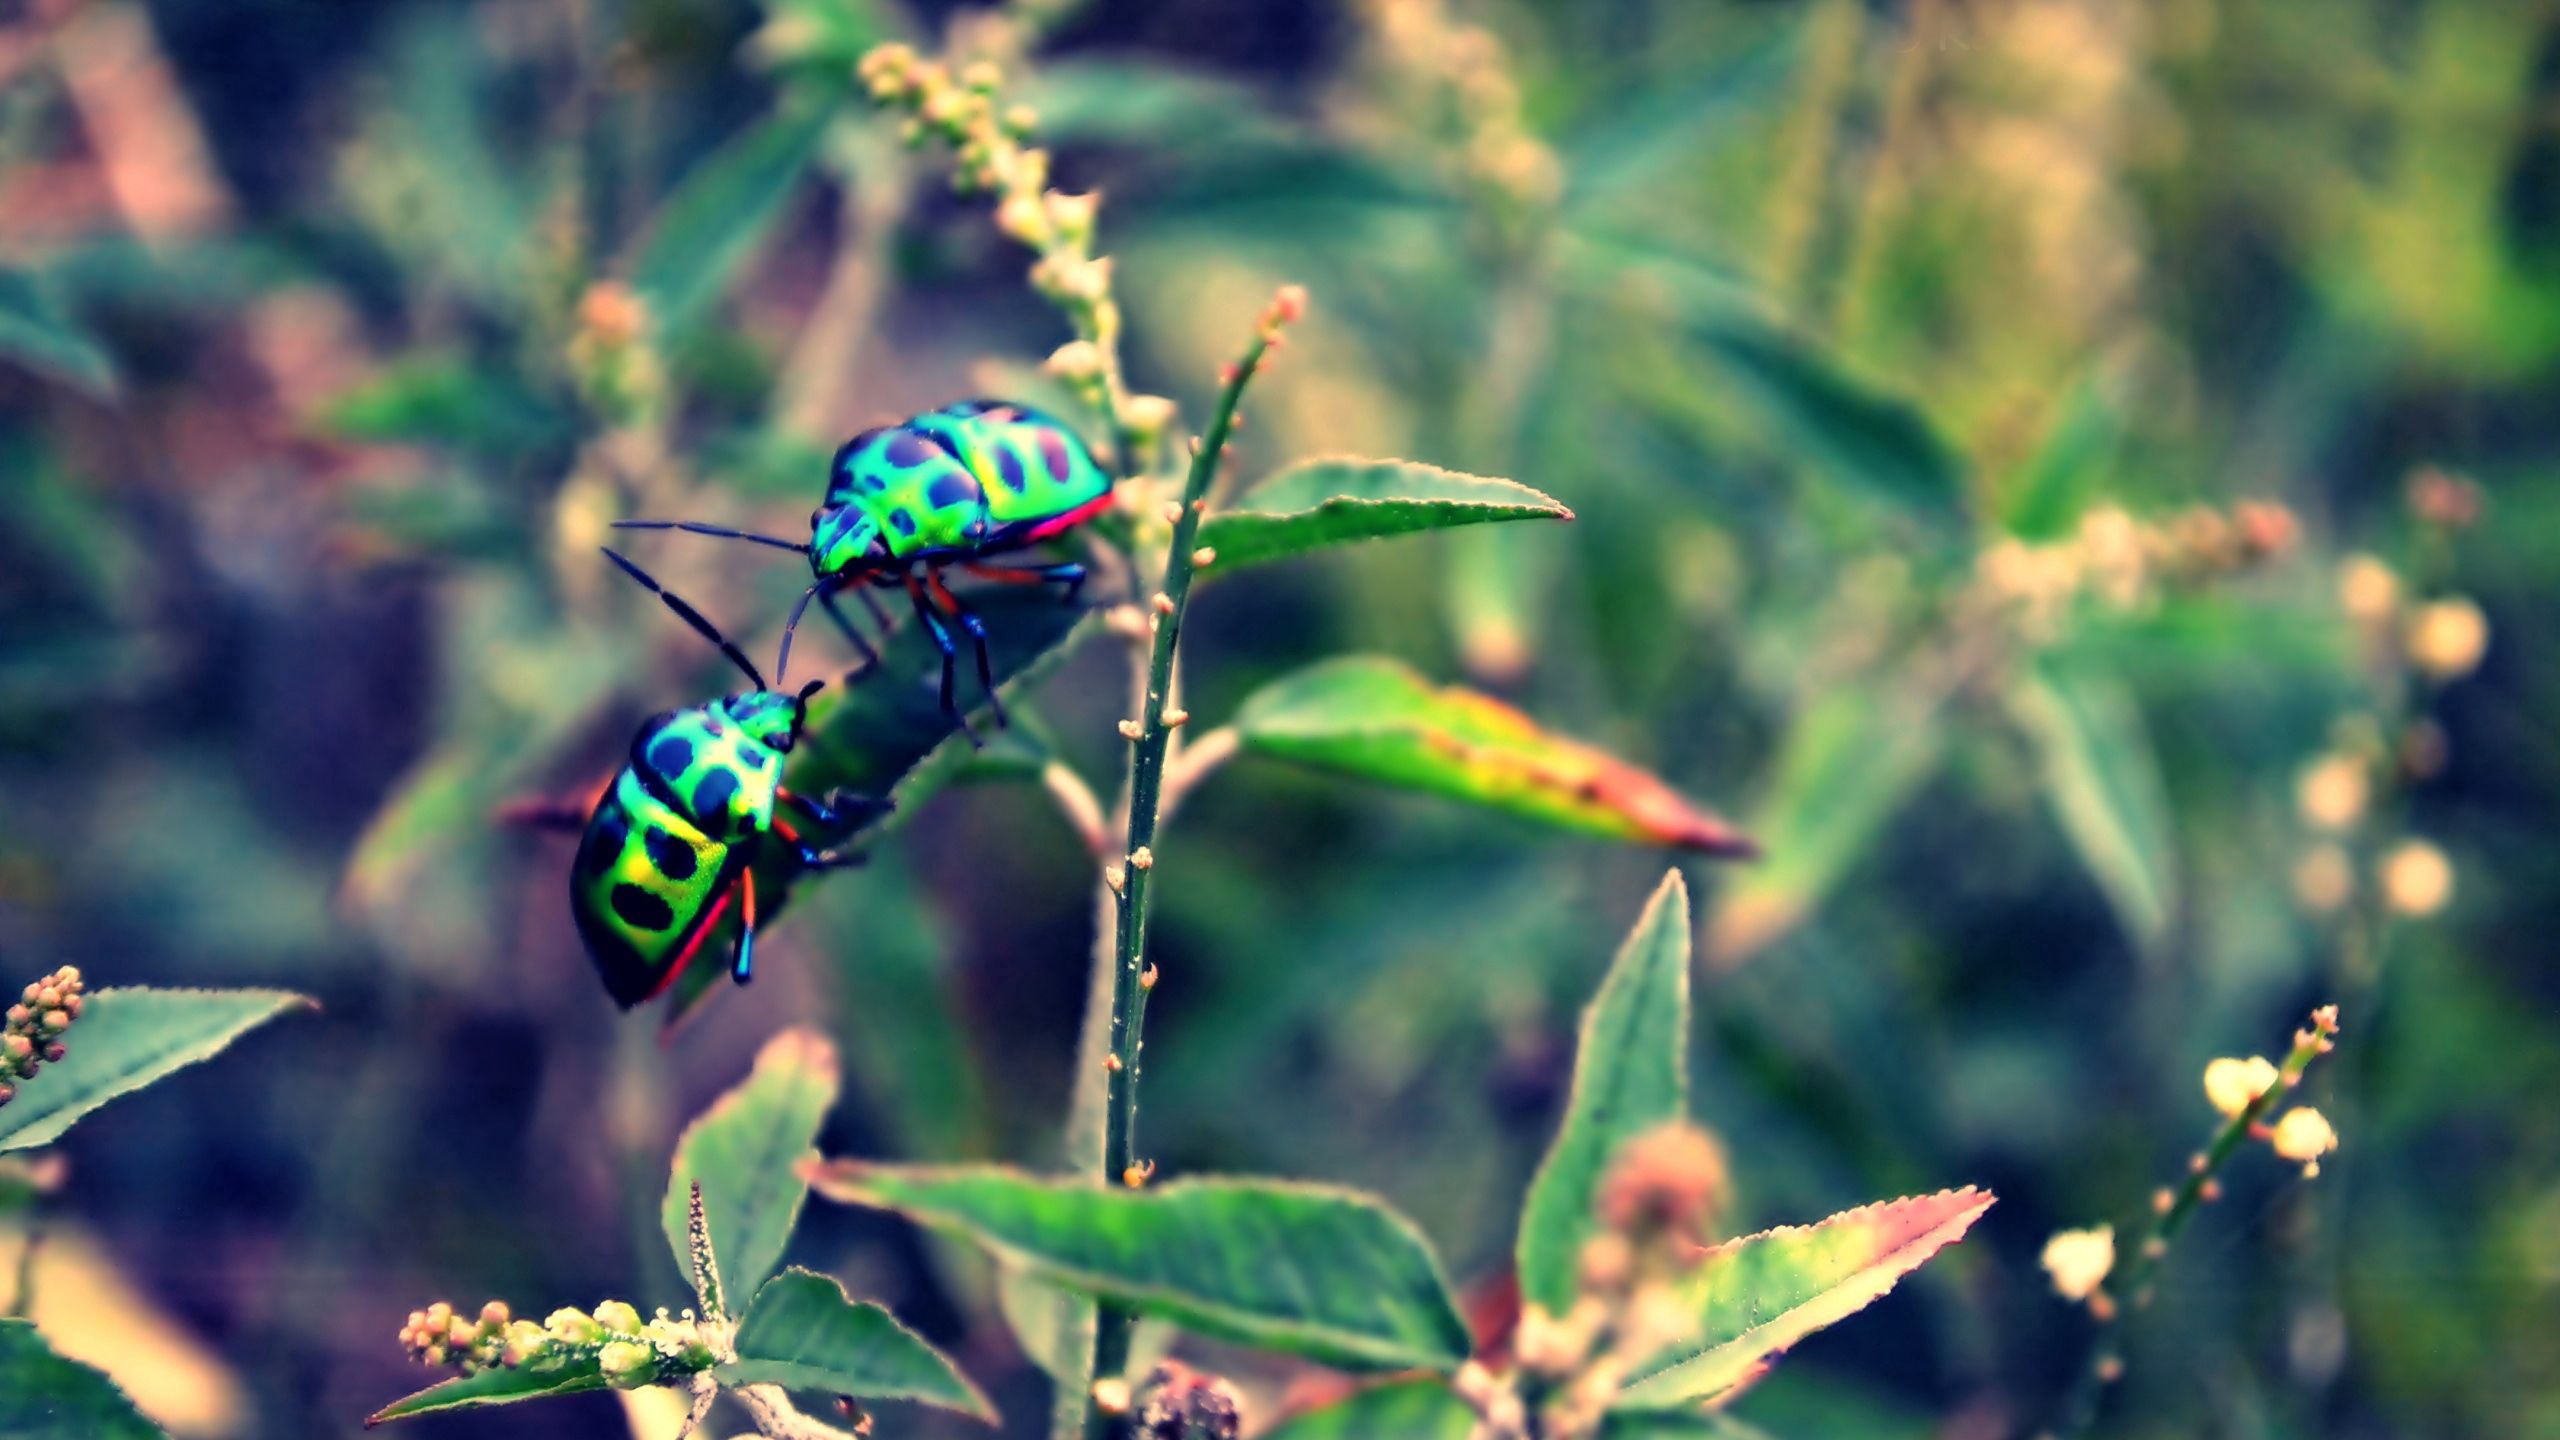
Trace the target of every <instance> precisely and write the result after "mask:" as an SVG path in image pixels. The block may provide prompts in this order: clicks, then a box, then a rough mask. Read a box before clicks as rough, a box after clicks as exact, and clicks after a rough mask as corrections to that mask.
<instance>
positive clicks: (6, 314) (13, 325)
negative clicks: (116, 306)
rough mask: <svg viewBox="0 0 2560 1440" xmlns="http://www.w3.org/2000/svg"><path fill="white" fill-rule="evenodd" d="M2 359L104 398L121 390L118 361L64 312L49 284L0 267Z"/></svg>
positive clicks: (31, 276) (23, 273) (0, 345)
mask: <svg viewBox="0 0 2560 1440" xmlns="http://www.w3.org/2000/svg"><path fill="white" fill-rule="evenodd" d="M0 359H6V360H14V361H16V362H17V363H18V364H20V365H23V366H25V367H26V368H28V369H30V370H33V371H35V372H36V373H37V374H39V375H45V376H50V377H51V378H53V379H56V380H61V381H64V382H66V383H68V384H71V385H75V386H78V387H79V388H80V389H83V390H86V391H88V392H89V393H90V394H92V395H95V396H97V397H99V398H101V399H104V398H106V397H108V396H111V395H113V394H115V392H116V367H115V362H114V361H113V360H111V359H109V358H108V357H107V352H106V350H105V349H104V348H103V347H101V346H100V345H99V344H98V342H97V341H95V340H93V339H91V338H90V337H89V336H88V334H87V333H86V332H84V331H82V330H81V329H80V328H79V327H78V326H77V325H75V324H73V323H72V322H71V320H70V318H69V317H68V316H66V315H64V314H63V313H62V307H61V306H60V305H59V304H57V303H56V302H55V300H54V296H53V292H52V291H51V290H50V289H49V288H48V287H47V286H46V285H45V283H44V282H43V281H42V280H40V279H39V278H37V277H36V276H34V275H31V274H28V273H27V272H26V271H23V270H5V269H0Z"/></svg>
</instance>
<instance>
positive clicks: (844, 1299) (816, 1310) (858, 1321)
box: [713, 1269, 996, 1424]
mask: <svg viewBox="0 0 2560 1440" xmlns="http://www.w3.org/2000/svg"><path fill="white" fill-rule="evenodd" d="M737 1346H738V1358H737V1359H736V1360H734V1361H732V1362H730V1363H728V1364H725V1365H722V1366H720V1367H719V1368H718V1369H717V1370H715V1371H714V1372H713V1373H714V1374H715V1375H717V1376H718V1377H719V1380H720V1382H721V1383H722V1384H724V1385H731V1386H737V1385H779V1386H782V1387H783V1388H784V1389H786V1390H814V1391H819V1392H822V1393H825V1394H828V1395H851V1396H853V1397H854V1398H855V1399H857V1400H918V1401H922V1402H923V1403H925V1404H927V1405H939V1406H941V1407H942V1408H944V1409H946V1410H957V1411H959V1412H960V1413H961V1414H963V1415H968V1416H971V1417H973V1418H975V1419H979V1420H984V1421H986V1422H988V1423H989V1424H993V1423H994V1422H995V1418H996V1416H995V1411H994V1409H992V1408H991V1407H990V1406H989V1405H988V1404H987V1397H985V1396H984V1395H981V1394H979V1393H978V1388H977V1387H976V1386H974V1385H972V1384H970V1383H969V1381H968V1379H967V1378H966V1377H965V1376H963V1375H962V1374H961V1373H960V1372H959V1370H958V1369H957V1368H955V1367H954V1366H953V1365H952V1363H951V1362H950V1361H949V1360H948V1359H946V1358H944V1357H943V1355H942V1353H941V1352H940V1351H938V1350H936V1349H934V1348H933V1347H932V1346H931V1345H928V1344H926V1343H925V1342H924V1340H923V1339H922V1338H921V1337H919V1336H918V1335H917V1334H916V1333H915V1332H914V1331H912V1330H909V1329H908V1328H907V1327H906V1326H904V1325H901V1324H899V1323H898V1320H897V1317H896V1316H894V1315H891V1314H890V1313H889V1312H888V1311H887V1310H884V1309H882V1308H881V1307H879V1306H877V1305H874V1304H871V1303H869V1302H867V1301H857V1300H854V1299H852V1298H850V1297H848V1296H847V1295H846V1294H845V1293H844V1287H843V1286H842V1285H839V1284H837V1283H836V1282H835V1281H834V1280H832V1279H830V1278H828V1277H827V1276H824V1275H814V1274H811V1273H810V1272H809V1271H806V1270H800V1269H791V1270H785V1271H783V1272H782V1273H781V1274H779V1275H776V1276H774V1277H773V1278H772V1279H771V1280H768V1281H766V1282H765V1283H764V1288H763V1289H761V1290H758V1291H757V1292H756V1295H755V1302H754V1303H753V1304H751V1305H749V1306H748V1307H747V1313H746V1318H745V1319H744V1320H742V1321H740V1322H739V1325H738V1340H737Z"/></svg>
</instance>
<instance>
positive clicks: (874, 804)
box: [517, 550, 888, 1010]
mask: <svg viewBox="0 0 2560 1440" xmlns="http://www.w3.org/2000/svg"><path fill="white" fill-rule="evenodd" d="M604 553H605V555H606V556H607V557H608V558H610V559H611V560H612V561H613V563H614V564H615V565H617V566H620V567H621V569H622V572H623V573H624V574H626V575H628V576H630V577H631V578H632V579H633V580H636V581H638V582H639V583H640V584H641V585H643V586H646V587H647V588H648V590H649V592H650V593H651V594H654V595H656V596H657V597H658V598H659V599H660V600H661V601H664V602H665V603H666V606H667V608H668V609H670V610H673V611H674V612H675V613H676V614H677V615H678V616H679V617H681V618H682V619H683V620H684V622H685V623H686V624H688V625H690V626H692V627H693V628H694V630H695V631H696V632H698V633H699V634H700V635H701V636H702V637H703V638H704V639H706V640H709V641H710V642H711V643H712V644H713V645H715V646H717V647H719V650H720V653H721V654H723V655H725V656H727V657H729V661H730V663H731V664H733V665H736V666H737V667H738V668H739V669H740V670H741V671H744V672H745V673H746V676H747V679H748V680H750V681H752V682H753V684H754V688H753V689H750V690H745V691H741V692H740V693H738V694H735V695H731V696H728V697H727V698H725V699H720V700H714V701H711V702H710V703H708V704H704V705H696V706H692V707H690V708H687V709H682V710H670V711H667V712H666V713H664V714H660V715H655V716H652V717H650V718H649V719H648V720H647V721H646V722H644V723H643V724H642V725H641V726H640V729H639V732H638V733H637V734H635V735H633V736H632V737H631V753H630V758H629V760H628V762H627V763H626V764H625V765H624V766H623V767H622V769H621V771H620V772H619V773H618V774H616V775H615V776H614V777H613V778H612V779H611V780H610V781H608V782H606V784H605V787H604V790H603V792H602V793H601V794H599V795H598V796H597V797H596V802H595V808H594V810H593V811H592V812H591V813H590V814H589V815H588V816H587V817H586V822H585V827H584V833H583V834H582V835H581V837H580V838H579V841H578V857H577V859H576V861H575V862H573V864H572V866H571V869H570V874H569V910H570V913H571V915H572V916H573V917H574V918H575V919H576V921H577V924H578V934H579V936H580V938H582V939H583V940H585V942H586V946H587V954H588V956H589V958H591V959H592V960H594V962H595V967H596V973H597V975H598V976H600V977H601V978H602V979H603V981H604V988H605V990H606V991H607V992H608V993H610V994H611V995H612V996H613V998H614V1001H615V1002H616V1003H617V1004H619V1005H621V1006H622V1008H624V1009H626V1010H628V1009H630V1008H631V1007H632V1006H634V1005H637V1004H639V1003H640V1002H642V1001H644V1000H648V999H651V998H654V997H655V996H657V995H659V994H660V993H662V992H664V991H665V990H666V989H667V987H668V986H670V985H672V984H674V983H675V980H676V977H677V976H678V975H681V974H682V973H683V972H684V970H685V968H686V967H687V966H688V965H690V964H691V963H692V962H693V960H694V957H695V956H696V954H697V953H699V952H700V951H701V950H702V949H703V948H704V947H705V945H706V944H707V943H708V942H709V941H710V939H711V937H712V935H713V934H714V933H715V932H717V931H719V930H720V929H721V927H722V926H723V925H724V923H727V922H728V921H729V919H730V916H729V911H730V909H731V907H732V906H735V907H736V909H737V912H738V913H737V916H736V940H735V942H734V945H733V949H732V951H731V959H730V965H729V973H730V975H731V977H732V978H734V979H735V980H736V981H737V983H739V984H741V985H744V984H746V983H747V982H748V981H749V980H750V979H752V978H753V977H754V966H755V931H756V924H757V913H756V878H755V870H754V866H755V863H756V861H757V860H758V859H759V858H760V857H761V856H762V855H763V853H764V851H765V847H766V846H767V845H768V844H769V843H774V842H778V843H780V844H782V845H785V846H787V847H789V852H788V853H789V854H790V855H791V857H792V858H793V859H794V860H796V862H797V863H798V865H799V866H800V868H801V869H802V870H803V871H814V870H825V869H830V868H833V867H835V866H839V865H848V864H854V863H858V861H859V860H860V858H861V857H859V856H852V855H841V854H837V853H835V852H833V851H831V850H827V849H822V848H820V847H819V846H818V845H817V844H815V843H813V841H814V840H816V839H818V838H821V837H824V836H828V835H834V836H838V837H841V836H843V835H846V834H849V833H850V831H851V830H852V829H853V828H854V827H855V826H856V825H858V824H859V823H860V822H861V821H862V820H864V819H867V818H869V817H870V816H872V815H875V814H877V813H879V812H880V811H882V810H884V809H886V808H888V804H887V802H886V801H881V800H874V799H871V798H869V797H864V796H848V795H845V794H843V793H842V792H837V793H834V794H830V795H829V796H827V798H826V799H824V800H818V799H814V798H812V797H810V796H806V795H800V794H795V793H794V792H792V791H791V790H788V789H786V788H784V786H783V784H782V767H783V764H784V762H785V761H786V759H787V758H788V757H789V756H790V754H791V750H792V747H793V746H794V745H795V744H796V743H798V741H799V739H800V736H801V730H802V728H803V726H805V725H806V724H807V721H808V705H809V697H810V696H811V695H813V694H815V693H816V692H817V691H818V690H819V689H820V688H821V687H823V686H824V685H825V684H826V682H825V681H823V680H812V681H810V682H809V683H808V684H806V685H803V686H801V687H800V688H799V689H798V690H797V691H792V692H787V693H786V692H784V691H780V690H774V689H769V688H767V686H766V685H765V680H764V676H763V675H762V674H761V673H759V672H758V671H757V669H756V667H755V662H754V661H752V660H749V659H748V658H747V657H746V654H745V653H744V652H743V651H741V650H739V649H738V647H737V646H736V645H734V644H731V643H730V642H729V641H728V640H727V639H726V638H725V637H723V636H722V635H721V633H720V632H719V630H718V629H716V628H715V627H714V626H713V625H712V624H711V622H710V621H708V620H706V619H704V618H703V616H702V614H701V612H700V611H697V610H695V609H694V608H693V607H692V606H691V605H689V604H687V603H685V601H684V600H683V599H682V598H681V597H680V596H677V595H675V594H673V593H672V592H670V591H668V590H666V589H664V588H663V587H661V586H660V585H659V584H658V582H657V581H656V580H653V579H651V578H650V577H649V575H648V573H647V572H645V571H643V570H642V569H641V568H640V567H639V566H637V565H634V564H632V563H631V562H630V561H629V560H626V559H624V558H623V557H622V556H620V555H617V554H615V553H614V552H613V551H611V550H607V551H605V552H604ZM517 818H520V819H525V820H528V821H531V822H533V823H557V822H558V821H560V820H564V819H565V820H566V821H567V822H568V823H572V824H574V823H575V812H574V811H571V812H565V813H563V812H558V811H556V810H555V811H546V812H526V813H522V814H520V815H518V817H517ZM795 822H796V823H795ZM803 826H805V827H807V828H805V829H804V828H802V827H803ZM769 837H770V838H769Z"/></svg>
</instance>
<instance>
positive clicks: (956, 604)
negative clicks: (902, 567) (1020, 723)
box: [925, 571, 1013, 725]
mask: <svg viewBox="0 0 2560 1440" xmlns="http://www.w3.org/2000/svg"><path fill="white" fill-rule="evenodd" d="M925 583H926V584H927V585H930V586H932V587H933V598H934V599H935V600H936V601H938V602H940V604H941V605H942V608H943V609H945V610H948V611H950V612H951V614H952V617H953V618H954V619H957V620H958V621H959V622H960V628H961V629H963V630H966V631H968V632H969V640H970V643H972V644H973V645H975V646H976V647H977V650H978V688H979V689H981V690H984V691H986V692H987V704H988V705H990V706H992V707H994V709H995V712H996V724H998V725H1011V724H1012V723H1013V720H1012V717H1010V716H1008V715H1006V714H1005V713H1004V697H1003V696H1001V695H998V694H997V693H996V662H995V657H994V656H993V655H990V654H989V653H988V652H987V625H986V622H985V621H983V620H980V619H979V618H978V617H977V616H976V615H973V614H971V613H970V611H969V607H968V606H966V605H963V604H961V603H960V597H959V596H957V595H954V594H952V593H951V587H950V586H949V585H947V584H945V583H944V582H943V579H942V575H941V573H940V572H938V571H936V572H932V573H929V574H927V575H926V576H925Z"/></svg>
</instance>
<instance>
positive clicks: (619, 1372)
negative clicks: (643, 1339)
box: [596, 1340, 658, 1390]
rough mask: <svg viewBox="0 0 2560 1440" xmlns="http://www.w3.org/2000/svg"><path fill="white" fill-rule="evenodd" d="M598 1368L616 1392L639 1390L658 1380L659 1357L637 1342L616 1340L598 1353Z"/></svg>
mask: <svg viewBox="0 0 2560 1440" xmlns="http://www.w3.org/2000/svg"><path fill="white" fill-rule="evenodd" d="M596 1368H597V1369H598V1370H600V1371H602V1372H603V1373H604V1379H605V1383H606V1384H608V1385H611V1386H612V1387H613V1388H615V1389H616V1390H637V1389H639V1388H640V1387H641V1386H643V1385H646V1384H648V1383H649V1382H650V1381H652V1380H654V1379H656V1378H657V1375H658V1357H657V1356H656V1355H654V1354H652V1353H651V1352H650V1350H649V1347H648V1346H646V1345H643V1344H641V1343H640V1342H639V1341H637V1340H615V1341H612V1342H611V1343H609V1344H607V1345H606V1346H605V1347H604V1349H603V1350H602V1351H600V1352H598V1353H597V1355H596Z"/></svg>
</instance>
